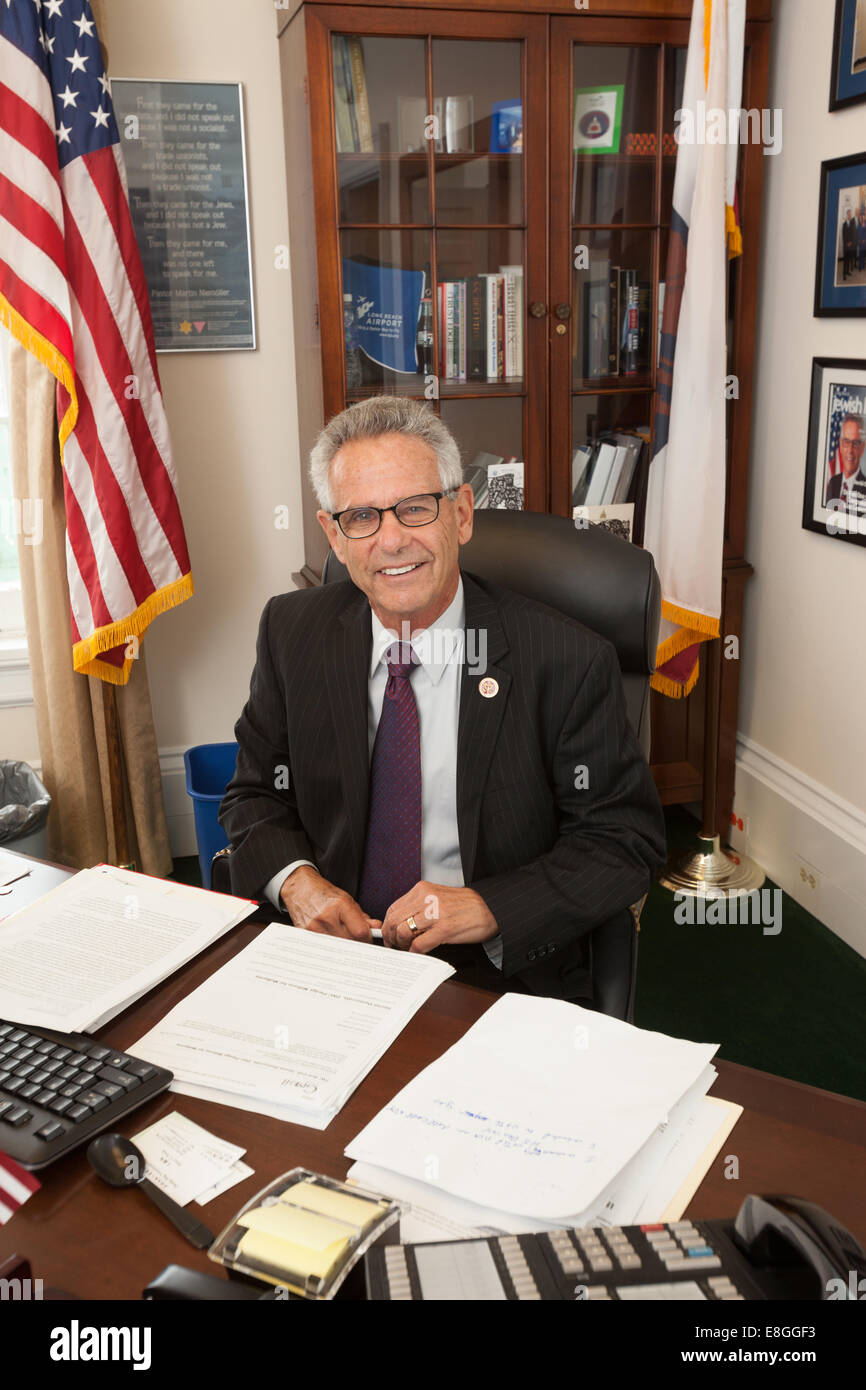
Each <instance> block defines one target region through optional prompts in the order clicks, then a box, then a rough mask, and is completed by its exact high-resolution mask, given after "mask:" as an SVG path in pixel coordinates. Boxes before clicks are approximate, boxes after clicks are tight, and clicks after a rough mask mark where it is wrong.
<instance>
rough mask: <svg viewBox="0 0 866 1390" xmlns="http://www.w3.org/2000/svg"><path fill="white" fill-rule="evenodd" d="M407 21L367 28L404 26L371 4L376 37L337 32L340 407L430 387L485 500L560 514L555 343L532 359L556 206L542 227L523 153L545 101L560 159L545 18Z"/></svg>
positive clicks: (333, 47) (425, 393) (336, 404)
mask: <svg viewBox="0 0 866 1390" xmlns="http://www.w3.org/2000/svg"><path fill="white" fill-rule="evenodd" d="M372 16H378V17H379V18H378V19H374V21H373V23H372V24H371V23H370V21H371V17H372ZM400 20H401V24H402V26H403V29H404V32H402V33H401V34H399V35H396V34H392V33H388V32H381V33H378V32H377V33H370V32H366V26H367V25H368V24H370V27H376V28H382V29H383V30H387V28H388V27H389V22H390V21H389V18H388V16H387V15H386V12H384V11H368V12H366V13H365V16H364V24H365V32H364V33H350V32H341V31H338V30H336V29H334V30H333V31H331V32H329V34H328V66H329V69H330V72H329V76H330V86H331V93H330V102H331V109H330V122H331V129H332V132H333V135H332V139H333V145H334V165H335V169H336V191H335V195H334V196H335V203H336V207H335V211H336V219H335V221H336V227H337V237H338V242H339V248H338V260H339V290H338V297H339V301H340V304H341V321H342V333H341V334H340V335H339V350H338V351H334V348H335V347H336V346H337V344H336V343H332V344H331V345H330V346H329V345H328V344H327V343H325V342H324V325H323V358H324V359H325V362H326V363H327V362H328V361H329V360H330V362H331V363H332V364H333V367H334V368H335V371H333V373H327V372H326V376H328V375H330V376H331V378H332V379H331V385H332V387H333V385H334V382H335V381H336V382H338V383H339V388H340V389H339V396H340V399H339V400H337V399H335V396H334V392H333V390H332V391H331V392H330V393H329V389H328V381H327V380H326V383H325V394H326V410H328V413H329V414H330V413H333V411H334V410H338V409H340V408H341V406H342V404H343V402H346V403H351V402H352V401H355V400H361V399H364V398H365V397H367V396H371V395H378V394H380V393H385V394H390V395H405V396H412V397H418V398H423V399H426V400H428V401H429V402H430V404H431V407H432V408H433V409H434V410H435V411H437V412H438V413H439V414H440V415H441V416H442V418H443V419H444V420H445V421H446V422H447V423H448V425H449V428H451V429H452V430H453V432H454V434H455V437H456V438H457V441H458V443H459V445H460V447H461V453H462V456H463V462H464V474H465V477H466V480H467V481H470V482H471V483H472V486H473V491H474V493H475V499H476V506H501V507H509V508H513V507H531V508H533V509H535V510H545V509H546V507H547V492H548V482H547V448H546V443H547V441H546V410H545V406H544V402H543V399H542V398H543V397H544V395H545V391H546V382H545V365H546V364H545V362H544V360H543V355H542V357H540V358H539V356H538V353H537V352H536V354H535V366H534V372H533V371H528V370H527V362H528V361H529V360H531V359H532V343H533V333H534V334H535V341H536V343H537V344H538V345H540V346H541V347H542V353H543V335H544V325H543V324H541V323H538V322H537V321H536V320H534V319H532V318H531V317H530V315H529V311H528V293H527V286H528V280H529V272H528V256H529V253H530V251H531V250H532V249H533V246H534V255H535V265H536V266H537V267H538V269H537V270H536V275H537V277H538V279H539V281H540V284H541V286H543V285H544V280H545V276H544V270H545V250H546V248H545V246H544V243H543V237H544V228H545V216H544V213H545V209H544V207H543V203H542V200H541V199H538V200H537V202H538V208H537V212H536V214H535V218H534V225H531V224H532V223H533V219H532V218H531V217H530V216H529V215H528V210H527V190H526V177H525V168H526V161H525V154H524V151H525V149H526V148H527V147H528V141H529V139H530V137H531V135H532V134H533V132H532V129H531V124H532V123H531V122H530V120H529V112H530V111H531V110H533V109H537V110H538V111H539V112H540V113H542V114H541V116H540V118H539V119H538V121H537V125H538V129H537V131H536V132H535V135H534V138H535V140H536V142H537V146H538V149H539V151H540V159H539V166H540V167H541V168H542V169H543V168H544V162H545V159H544V149H545V142H546V111H545V110H544V106H543V103H542V97H543V64H542V63H540V62H535V63H534V64H533V66H534V68H535V69H536V77H535V78H534V79H533V82H534V85H535V92H534V107H533V105H529V103H528V98H529V97H530V92H529V80H528V72H529V69H530V64H529V62H528V59H527V52H526V50H527V31H529V32H530V33H534V34H535V42H536V44H537V45H539V47H541V46H543V25H542V24H541V22H540V21H538V20H537V19H536V18H532V17H529V18H526V17H523V16H518V15H502V16H494V15H485V16H483V17H481V19H480V20H479V24H478V26H477V28H478V36H477V37H471V36H470V37H466V38H462V37H461V38H445V37H439V36H437V35H435V34H433V33H430V32H427V31H426V30H425V21H424V17H423V15H417V16H413V18H412V20H411V27H412V28H413V30H417V32H413V33H412V34H410V35H407V34H406V33H405V27H406V20H407V17H406V16H405V15H401V16H400ZM428 22H429V21H428ZM535 31H537V32H535ZM482 35H483V37H482ZM313 105H314V106H315V102H314V103H313ZM315 118H316V117H315V111H311V119H312V120H314V119H315ZM322 259H323V248H322V247H321V246H320V251H319V261H320V267H321V265H322ZM320 278H321V275H320ZM533 380H534V384H535V397H534V400H533V403H532V409H531V410H530V409H528V408H527V400H528V398H529V397H530V396H531V395H532V386H533ZM329 395H330V399H329Z"/></svg>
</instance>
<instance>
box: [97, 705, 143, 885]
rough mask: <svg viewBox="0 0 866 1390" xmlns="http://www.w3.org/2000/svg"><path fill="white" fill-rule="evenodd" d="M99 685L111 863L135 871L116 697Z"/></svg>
mask: <svg viewBox="0 0 866 1390" xmlns="http://www.w3.org/2000/svg"><path fill="white" fill-rule="evenodd" d="M100 685H101V686H102V717H103V720H104V721H105V741H106V745H107V749H108V785H109V796H110V799H111V825H112V830H113V832H114V860H115V863H116V864H117V865H118V867H119V868H121V869H134V868H135V865H134V864H133V863H131V862H130V858H129V836H128V834H127V828H126V807H125V798H124V794H123V792H124V760H123V743H122V741H121V737H120V719H119V718H118V714H117V694H116V691H115V688H114V686H113V685H111V684H110V682H109V681H100Z"/></svg>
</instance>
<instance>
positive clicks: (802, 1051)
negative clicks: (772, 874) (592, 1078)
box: [635, 807, 866, 1101]
mask: <svg viewBox="0 0 866 1390" xmlns="http://www.w3.org/2000/svg"><path fill="white" fill-rule="evenodd" d="M666 819H667V824H668V844H669V847H671V846H674V847H680V846H685V847H688V846H691V845H692V844H693V843H694V837H695V835H696V834H697V831H698V829H699V826H698V822H697V821H696V820H694V818H693V817H691V816H690V815H689V814H688V813H687V812H686V811H684V810H683V809H682V808H680V807H672V808H669V809H668V811H667V813H666ZM776 886H777V885H776V884H774V883H771V882H770V881H769V880H768V881H767V883H766V884H765V887H766V888H769V889H774V888H776ZM674 908H675V903H674V898H673V894H671V893H668V892H666V891H665V889H663V888H660V887H659V885H658V884H655V885H654V886H653V888H652V890H651V892H650V895H649V897H648V899H647V902H646V906H645V907H644V911H643V916H642V918H641V933H640V949H639V954H638V978H637V999H636V1004H635V1023H637V1024H638V1025H639V1026H640V1027H641V1028H653V1029H658V1030H659V1031H661V1032H664V1033H671V1034H674V1035H676V1036H677V1037H681V1038H692V1039H695V1040H697V1041H705V1042H718V1043H720V1044H721V1045H720V1047H719V1052H718V1055H719V1056H720V1057H724V1058H726V1059H727V1060H728V1061H730V1062H741V1063H742V1064H743V1065H744V1066H748V1067H757V1068H759V1069H760V1070H761V1071H768V1072H773V1073H774V1074H775V1075H777V1076H787V1077H791V1078H792V1079H793V1080H795V1081H803V1082H807V1083H808V1084H809V1085H810V1086H820V1087H822V1088H823V1089H824V1090H827V1091H838V1092H841V1093H842V1094H843V1095H848V1096H855V1097H856V1098H857V1099H858V1100H864V1101H866V1045H864V1038H866V1004H864V1000H866V960H863V958H862V957H861V956H859V955H858V954H857V952H856V951H853V950H852V949H851V947H850V946H846V945H845V943H844V942H843V941H840V939H839V937H838V936H835V935H834V934H833V932H831V931H829V930H828V929H827V928H826V927H825V926H823V925H822V924H821V923H820V922H819V921H818V920H817V919H816V918H815V917H813V916H812V915H811V914H810V913H809V912H807V911H806V910H805V908H802V907H800V906H799V904H798V903H795V902H794V900H793V899H792V898H789V897H788V896H787V895H786V894H783V896H782V910H781V919H780V920H781V925H782V929H781V931H780V932H779V934H778V935H777V936H765V935H764V934H763V930H762V928H761V926H759V925H755V926H752V925H745V924H744V925H739V924H730V925H715V926H713V925H704V926H699V925H697V924H696V925H694V926H688V925H680V924H678V923H677V922H675V921H674V916H673V914H674Z"/></svg>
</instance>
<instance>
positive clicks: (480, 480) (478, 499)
mask: <svg viewBox="0 0 866 1390" xmlns="http://www.w3.org/2000/svg"><path fill="white" fill-rule="evenodd" d="M487 458H490V459H493V460H494V461H495V462H496V463H501V462H502V460H501V459H500V458H499V457H495V456H494V455H493V454H476V456H475V458H474V459H473V460H472V462H471V463H470V464H469V465H468V467H467V468H466V472H465V478H464V481H465V482H467V483H469V485H470V487H471V488H472V496H473V497H474V499H475V507H476V509H481V508H484V507H486V506H487V503H488V496H489V491H488V486H487V465H486V464H485V463H481V462H479V460H481V459H487Z"/></svg>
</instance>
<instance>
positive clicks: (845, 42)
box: [830, 0, 866, 111]
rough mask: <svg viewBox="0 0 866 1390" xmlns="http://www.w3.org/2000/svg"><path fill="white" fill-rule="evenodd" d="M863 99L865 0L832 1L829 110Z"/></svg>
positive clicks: (865, 93) (865, 77)
mask: <svg viewBox="0 0 866 1390" xmlns="http://www.w3.org/2000/svg"><path fill="white" fill-rule="evenodd" d="M859 101H866V0H836V32H835V35H834V37H833V71H832V74H831V77H830V110H831V111H838V110H839V108H840V107H842V106H854V105H856V103H857V102H859Z"/></svg>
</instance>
